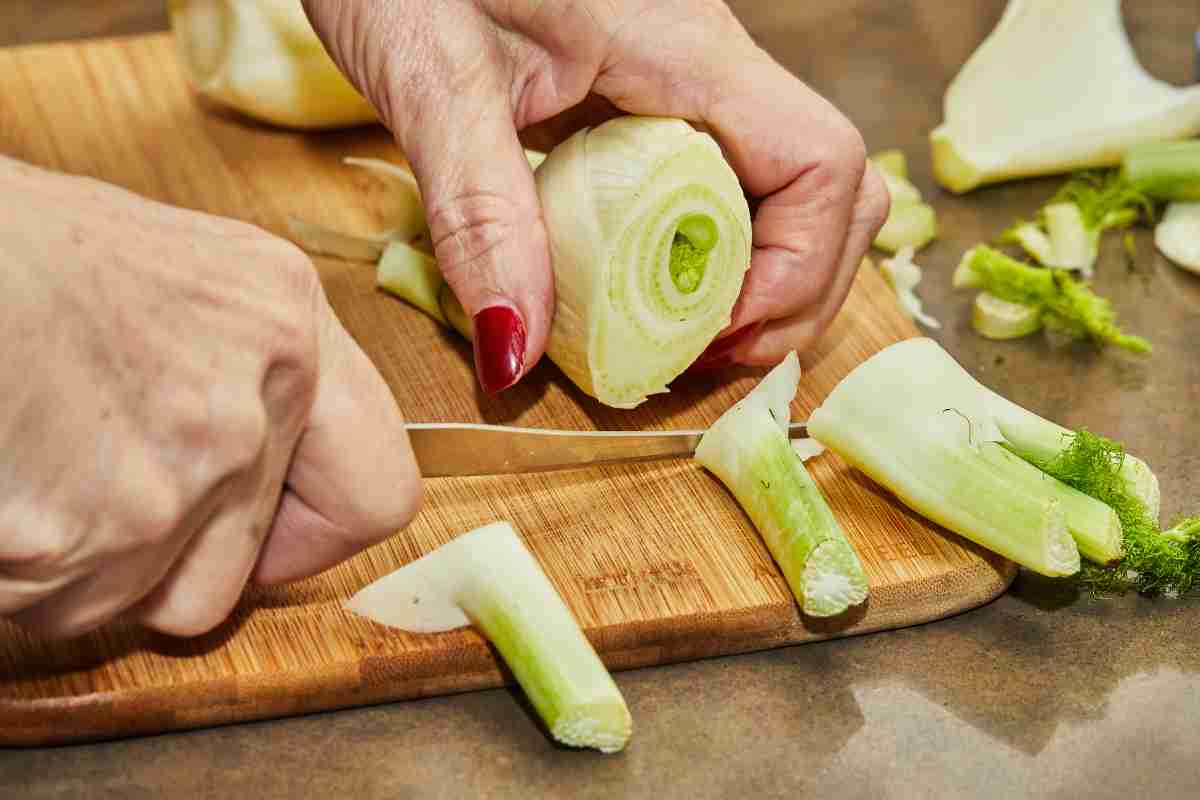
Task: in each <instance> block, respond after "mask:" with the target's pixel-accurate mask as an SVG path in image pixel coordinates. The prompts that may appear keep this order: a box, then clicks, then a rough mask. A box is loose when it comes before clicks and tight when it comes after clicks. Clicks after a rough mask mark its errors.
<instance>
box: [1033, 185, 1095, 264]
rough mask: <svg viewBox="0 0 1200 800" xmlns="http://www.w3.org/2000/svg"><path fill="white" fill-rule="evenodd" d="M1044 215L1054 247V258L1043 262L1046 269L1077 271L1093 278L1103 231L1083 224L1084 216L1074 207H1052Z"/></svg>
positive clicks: (1059, 205) (1063, 205) (1053, 204)
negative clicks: (1055, 268)
mask: <svg viewBox="0 0 1200 800" xmlns="http://www.w3.org/2000/svg"><path fill="white" fill-rule="evenodd" d="M1042 214H1043V215H1044V217H1045V220H1046V232H1047V234H1048V235H1049V237H1050V243H1051V245H1052V247H1053V258H1052V260H1051V261H1049V262H1042V263H1043V264H1044V265H1045V266H1047V267H1057V268H1058V269H1067V270H1078V271H1079V272H1081V273H1083V277H1085V278H1090V277H1092V273H1093V272H1094V267H1095V265H1096V257H1097V256H1098V255H1099V253H1100V231H1099V230H1098V229H1091V228H1088V226H1087V225H1086V224H1085V223H1084V221H1083V213H1082V212H1081V211H1080V210H1079V206H1077V205H1075V204H1074V203H1050V204H1049V205H1047V206H1046V207H1045V208H1044V209H1042Z"/></svg>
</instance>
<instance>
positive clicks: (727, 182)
mask: <svg viewBox="0 0 1200 800" xmlns="http://www.w3.org/2000/svg"><path fill="white" fill-rule="evenodd" d="M535 178H536V181H537V187H538V195H539V197H540V199H541V202H542V210H543V213H544V216H545V220H546V229H547V232H548V234H549V238H550V256H551V263H552V264H553V267H554V278H555V299H556V307H555V312H554V322H553V326H552V328H551V332H550V340H549V344H548V347H547V350H546V352H547V354H548V355H549V356H550V358H551V359H552V360H553V361H554V363H555V364H557V365H558V367H559V369H561V370H562V371H563V372H564V373H566V375H567V376H568V377H569V378H570V379H571V380H572V381H574V382H575V384H576V385H577V386H579V388H580V389H582V390H583V391H584V392H586V393H587V394H590V395H592V396H593V397H595V398H596V399H598V400H600V401H601V402H602V403H605V404H607V405H610V406H615V407H618V408H631V407H633V406H636V405H638V404H639V403H641V402H643V401H644V400H645V399H646V397H647V396H648V395H650V394H655V393H659V392H665V391H667V384H668V383H669V382H670V381H672V380H673V379H674V378H676V377H677V376H678V375H679V374H680V373H682V372H683V371H684V370H685V369H686V368H687V367H688V366H690V365H691V364H692V362H694V361H695V360H696V358H697V357H698V356H699V355H700V354H701V353H702V352H703V351H704V348H706V347H707V346H708V344H709V343H710V342H711V341H712V340H713V339H714V338H715V337H716V335H717V334H718V333H719V332H720V331H721V330H722V329H723V328H725V327H726V325H728V323H729V320H730V315H731V312H732V309H733V304H734V302H736V300H737V297H738V294H739V292H740V291H741V286H742V281H743V279H744V278H745V272H746V270H747V269H748V268H749V264H750V241H751V233H750V212H749V208H748V207H747V204H746V199H745V195H744V194H743V192H742V189H741V186H740V184H739V183H738V180H737V176H736V175H734V173H733V170H732V169H731V168H730V167H729V165H728V164H727V163H726V161H725V159H724V157H723V155H722V153H721V149H720V147H719V146H718V145H717V143H716V142H715V141H714V140H713V139H712V137H710V136H708V135H707V134H705V133H701V132H699V131H696V130H694V129H693V128H692V127H691V126H689V125H688V124H687V123H686V122H683V121H682V120H676V119H662V118H654V117H619V118H617V119H613V120H610V121H608V122H605V123H604V124H602V125H599V126H597V127H595V128H587V129H584V130H581V131H579V132H578V133H576V134H575V135H574V136H572V137H571V138H569V139H567V140H566V141H565V142H563V143H562V144H560V145H559V146H558V147H556V148H554V150H553V151H551V153H550V154H549V155H548V156H547V158H546V160H545V161H544V162H543V163H542V165H541V166H540V167H538V169H537V171H536V173H535ZM698 232H701V233H698ZM689 233H690V234H691V235H689ZM684 262H686V263H684ZM681 265H682V266H683V268H680V267H681Z"/></svg>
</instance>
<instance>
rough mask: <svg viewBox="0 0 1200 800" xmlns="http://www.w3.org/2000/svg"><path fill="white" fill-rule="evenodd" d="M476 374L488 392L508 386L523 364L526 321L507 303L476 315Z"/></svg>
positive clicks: (517, 375) (519, 372) (512, 382)
mask: <svg viewBox="0 0 1200 800" xmlns="http://www.w3.org/2000/svg"><path fill="white" fill-rule="evenodd" d="M474 338H475V374H476V376H478V378H479V385H480V386H482V387H483V390H484V391H485V392H487V393H488V394H495V393H496V392H499V391H501V390H502V389H507V388H508V387H510V386H512V385H513V384H514V383H516V382H517V379H518V378H520V377H521V371H522V370H523V369H524V368H525V322H524V320H522V319H521V315H520V314H518V313H517V312H516V310H515V309H513V308H511V307H509V306H491V307H489V308H485V309H484V310H483V311H480V312H479V313H478V314H476V315H475V337H474Z"/></svg>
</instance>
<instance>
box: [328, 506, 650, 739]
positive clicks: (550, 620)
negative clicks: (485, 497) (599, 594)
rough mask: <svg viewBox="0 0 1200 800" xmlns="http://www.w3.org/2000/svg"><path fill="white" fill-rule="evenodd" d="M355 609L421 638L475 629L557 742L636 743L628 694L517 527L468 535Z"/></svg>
mask: <svg viewBox="0 0 1200 800" xmlns="http://www.w3.org/2000/svg"><path fill="white" fill-rule="evenodd" d="M346 607H347V608H348V609H349V610H350V611H353V612H354V613H356V614H359V615H361V616H364V617H367V618H368V619H371V620H374V621H375V622H378V623H380V624H383V625H390V626H392V627H395V628H400V629H402V630H406V631H411V632H413V633H439V632H442V631H449V630H454V629H455V628H462V627H465V626H467V625H474V626H475V627H476V628H477V629H478V630H479V632H480V633H481V634H483V635H484V636H485V637H486V638H487V639H488V641H490V642H491V643H492V645H494V646H495V648H496V650H498V651H499V653H500V655H501V656H502V657H503V659H504V662H505V663H506V664H507V665H508V668H509V669H511V670H512V673H513V676H514V677H516V679H517V683H519V684H520V685H521V688H522V689H523V690H524V691H525V695H526V697H528V698H529V702H530V703H531V704H532V705H533V707H534V709H536V710H537V713H538V716H540V717H541V718H542V721H543V722H545V723H546V728H547V729H548V730H549V731H550V734H551V735H552V736H553V737H554V738H555V739H556V740H557V741H559V742H562V743H563V744H566V745H570V746H572V747H591V748H595V749H597V750H600V751H601V752H605V753H614V752H617V751H618V750H621V749H622V748H624V747H625V744H626V742H628V741H629V737H630V735H631V733H632V731H633V723H632V720H631V719H630V716H629V709H628V708H627V707H626V705H625V700H624V698H623V697H622V696H621V692H620V690H619V689H617V685H616V684H615V683H613V679H612V676H611V675H609V673H608V670H607V669H605V667H604V664H602V663H601V661H600V658H599V657H598V656H597V655H596V651H595V650H594V649H593V648H592V645H591V643H589V642H588V640H587V638H586V637H585V636H584V635H583V631H581V630H580V628H579V623H577V622H576V621H575V618H574V617H572V616H571V612H570V610H569V609H568V608H567V605H566V603H564V602H563V601H562V598H561V597H559V595H558V592H556V591H555V590H554V586H553V585H551V583H550V581H549V579H548V578H547V577H546V574H545V573H544V572H543V571H542V568H541V567H540V566H539V565H538V563H537V561H536V560H535V559H534V557H533V555H532V554H531V553H530V552H529V550H528V549H527V548H526V547H525V545H524V543H522V541H521V539H520V537H518V536H517V533H516V531H515V530H513V527H512V526H511V525H510V524H509V523H507V522H496V523H492V524H491V525H485V526H484V527H482V528H477V529H476V530H474V531H471V532H470V533H465V534H463V535H462V536H459V537H458V538H456V539H454V540H452V541H450V542H449V543H447V544H445V545H443V546H441V547H439V548H438V549H437V550H434V551H433V552H431V553H428V554H426V555H424V556H422V557H421V558H419V559H417V560H416V561H413V562H411V563H409V564H407V565H405V566H403V567H401V568H400V569H398V570H396V571H395V572H393V573H391V574H390V575H386V576H384V577H383V578H380V579H379V580H377V581H375V582H374V583H372V584H370V585H369V586H367V587H365V588H363V589H361V590H359V592H358V593H357V594H355V595H354V596H353V597H352V598H350V600H349V602H348V603H347V604H346Z"/></svg>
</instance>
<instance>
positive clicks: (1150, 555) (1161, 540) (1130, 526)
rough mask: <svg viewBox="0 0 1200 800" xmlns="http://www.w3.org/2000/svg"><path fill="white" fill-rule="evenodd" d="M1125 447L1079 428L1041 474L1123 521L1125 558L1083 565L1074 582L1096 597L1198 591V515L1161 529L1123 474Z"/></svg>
mask: <svg viewBox="0 0 1200 800" xmlns="http://www.w3.org/2000/svg"><path fill="white" fill-rule="evenodd" d="M1124 459H1125V449H1124V448H1123V447H1122V446H1121V445H1120V444H1118V443H1117V442H1114V441H1112V440H1110V439H1106V438H1104V437H1103V436H1099V435H1097V434H1094V433H1091V432H1089V431H1087V430H1080V431H1078V432H1077V433H1075V434H1074V436H1072V437H1071V443H1070V445H1069V446H1068V447H1067V448H1066V449H1064V450H1063V451H1062V452H1061V453H1059V455H1058V456H1056V457H1055V458H1053V459H1052V460H1050V461H1048V462H1045V463H1041V464H1037V466H1038V467H1039V468H1041V469H1042V471H1044V472H1046V473H1047V474H1048V475H1051V476H1053V477H1055V478H1057V479H1058V480H1060V481H1062V482H1063V483H1066V484H1067V485H1069V486H1073V487H1074V488H1076V489H1078V490H1079V491H1081V492H1083V493H1084V494H1086V495H1089V496H1091V497H1094V498H1096V499H1097V500H1099V501H1101V502H1102V503H1104V504H1106V505H1108V506H1109V507H1111V508H1112V509H1113V511H1115V512H1116V513H1117V517H1118V518H1119V519H1120V520H1121V535H1122V547H1123V550H1124V556H1123V557H1122V559H1121V561H1119V562H1118V563H1116V564H1112V565H1107V566H1102V565H1098V564H1090V563H1089V564H1084V565H1083V569H1082V570H1081V572H1080V573H1079V576H1078V577H1077V578H1076V580H1078V581H1079V582H1080V583H1081V584H1082V585H1083V586H1086V587H1087V588H1088V589H1089V590H1090V591H1091V592H1092V594H1093V595H1101V594H1107V593H1123V592H1127V591H1130V590H1134V591H1137V592H1140V593H1142V594H1184V593H1187V592H1189V591H1191V590H1192V589H1195V588H1200V516H1197V517H1190V518H1188V519H1185V520H1183V521H1181V522H1179V523H1178V524H1176V525H1175V526H1174V527H1172V528H1171V529H1170V530H1168V531H1162V530H1160V529H1159V526H1158V525H1157V523H1156V522H1155V521H1154V518H1153V517H1152V516H1151V515H1150V513H1149V511H1147V509H1146V506H1145V504H1143V503H1142V501H1141V500H1139V499H1137V498H1136V497H1134V496H1133V494H1132V493H1131V492H1130V491H1129V486H1128V483H1127V482H1126V481H1125V479H1124V478H1123V477H1122V475H1121V464H1122V462H1123V461H1124Z"/></svg>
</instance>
